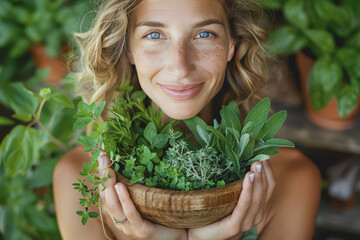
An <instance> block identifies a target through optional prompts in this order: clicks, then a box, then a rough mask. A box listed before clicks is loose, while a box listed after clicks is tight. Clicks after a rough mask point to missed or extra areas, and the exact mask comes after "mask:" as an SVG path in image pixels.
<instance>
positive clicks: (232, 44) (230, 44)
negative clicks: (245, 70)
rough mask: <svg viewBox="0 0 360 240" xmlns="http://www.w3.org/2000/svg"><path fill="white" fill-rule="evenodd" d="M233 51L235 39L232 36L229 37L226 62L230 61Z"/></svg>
mask: <svg viewBox="0 0 360 240" xmlns="http://www.w3.org/2000/svg"><path fill="white" fill-rule="evenodd" d="M234 52H235V40H234V39H233V38H230V42H229V52H228V58H227V61H228V62H230V61H231V59H232V58H233V56H234Z"/></svg>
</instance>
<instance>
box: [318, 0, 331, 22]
mask: <svg viewBox="0 0 360 240" xmlns="http://www.w3.org/2000/svg"><path fill="white" fill-rule="evenodd" d="M313 6H314V10H315V13H316V16H317V17H318V18H319V20H320V21H323V22H325V23H326V24H327V25H329V24H330V23H331V22H332V19H333V17H334V14H335V5H334V3H332V2H331V1H327V0H325V1H324V0H321V1H314V3H313Z"/></svg>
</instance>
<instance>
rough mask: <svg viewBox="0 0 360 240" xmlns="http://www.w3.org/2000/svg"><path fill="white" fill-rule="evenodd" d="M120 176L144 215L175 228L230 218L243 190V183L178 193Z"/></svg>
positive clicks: (195, 225) (202, 224)
mask: <svg viewBox="0 0 360 240" xmlns="http://www.w3.org/2000/svg"><path fill="white" fill-rule="evenodd" d="M116 175H117V176H116V178H117V181H120V182H123V183H125V184H126V186H127V187H128V190H129V193H130V196H131V198H132V200H133V201H134V203H135V206H136V208H137V210H138V211H139V212H140V214H141V216H143V217H144V218H146V219H148V220H150V221H153V222H155V223H159V224H162V225H165V226H168V227H174V228H191V227H200V226H205V225H208V224H210V223H213V222H216V221H218V220H220V219H222V218H224V217H226V216H227V215H229V214H230V213H231V212H232V211H233V210H234V208H235V206H236V204H237V201H238V198H239V195H240V192H241V189H242V180H240V181H237V182H234V183H230V184H227V185H226V186H224V187H220V188H212V189H208V190H193V191H179V190H178V191H175V190H166V189H159V188H152V187H147V186H145V185H141V184H137V183H130V181H129V180H128V179H126V178H125V177H123V176H122V175H120V174H119V173H116Z"/></svg>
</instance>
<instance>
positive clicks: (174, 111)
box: [161, 106, 201, 120]
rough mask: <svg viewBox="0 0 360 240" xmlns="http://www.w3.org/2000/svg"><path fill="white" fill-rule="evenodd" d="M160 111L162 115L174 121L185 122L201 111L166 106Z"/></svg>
mask: <svg viewBox="0 0 360 240" xmlns="http://www.w3.org/2000/svg"><path fill="white" fill-rule="evenodd" d="M161 109H162V111H163V113H164V114H166V115H167V116H169V117H170V118H172V119H176V120H185V119H189V118H192V117H194V116H196V115H197V114H198V113H199V112H200V111H201V109H190V108H189V107H185V106H184V107H178V106H173V107H170V106H168V107H164V108H161Z"/></svg>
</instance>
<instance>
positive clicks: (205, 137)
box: [196, 125, 210, 145]
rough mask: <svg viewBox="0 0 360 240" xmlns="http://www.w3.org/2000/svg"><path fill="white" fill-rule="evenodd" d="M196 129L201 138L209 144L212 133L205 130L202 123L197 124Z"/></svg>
mask: <svg viewBox="0 0 360 240" xmlns="http://www.w3.org/2000/svg"><path fill="white" fill-rule="evenodd" d="M196 130H197V132H198V134H199V136H200V138H201V139H202V140H203V141H204V142H205V143H206V145H208V144H209V143H210V135H209V133H208V132H207V131H205V130H204V129H203V128H201V126H200V125H197V126H196Z"/></svg>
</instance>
